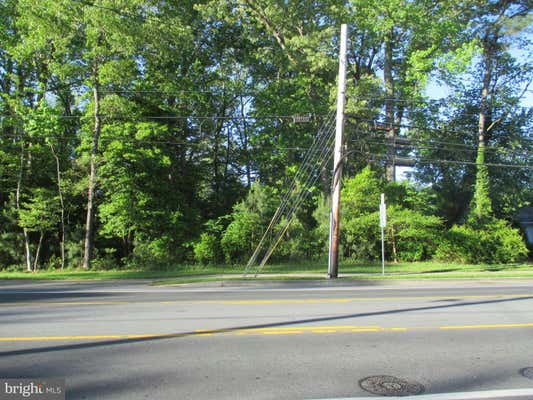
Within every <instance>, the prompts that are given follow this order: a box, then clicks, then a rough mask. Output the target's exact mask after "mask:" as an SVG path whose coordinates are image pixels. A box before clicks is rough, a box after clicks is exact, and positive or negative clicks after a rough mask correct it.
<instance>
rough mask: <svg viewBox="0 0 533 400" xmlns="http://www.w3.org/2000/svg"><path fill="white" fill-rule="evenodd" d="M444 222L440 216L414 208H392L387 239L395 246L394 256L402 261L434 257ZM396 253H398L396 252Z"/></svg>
mask: <svg viewBox="0 0 533 400" xmlns="http://www.w3.org/2000/svg"><path fill="white" fill-rule="evenodd" d="M443 228H444V224H443V222H442V220H441V219H440V218H438V217H435V216H431V215H424V214H421V213H419V212H418V211H414V210H407V209H401V208H394V207H393V208H391V209H390V211H389V218H388V224H387V241H388V244H389V247H390V246H391V245H393V246H394V248H393V249H391V250H389V251H392V256H393V257H394V256H396V258H397V259H398V260H401V261H422V260H427V259H430V258H431V257H433V255H434V254H435V251H436V249H437V246H438V242H439V238H440V236H441V235H442V232H443ZM394 253H396V254H394Z"/></svg>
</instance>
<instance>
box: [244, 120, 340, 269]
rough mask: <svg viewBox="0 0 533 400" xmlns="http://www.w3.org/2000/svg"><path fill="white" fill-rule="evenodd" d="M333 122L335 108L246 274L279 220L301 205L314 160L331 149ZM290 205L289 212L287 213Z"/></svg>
mask: <svg viewBox="0 0 533 400" xmlns="http://www.w3.org/2000/svg"><path fill="white" fill-rule="evenodd" d="M333 122H334V110H332V111H331V112H330V114H329V116H328V118H327V119H326V120H325V122H324V124H323V125H322V127H321V128H320V129H319V133H318V134H317V135H316V137H315V141H314V142H313V145H312V146H311V147H310V148H309V150H308V151H307V153H306V155H305V157H304V160H303V161H302V162H301V163H300V167H299V169H298V171H297V172H296V174H295V176H294V177H293V180H292V184H291V186H290V187H289V189H288V190H287V191H286V192H285V195H284V196H283V199H282V201H281V204H280V206H279V207H278V208H277V209H276V212H275V214H274V216H273V217H272V219H271V221H270V223H269V225H268V227H267V229H266V230H265V232H264V234H263V236H262V237H261V240H260V241H259V244H258V245H257V247H256V249H255V251H254V252H253V254H252V256H251V257H250V259H249V261H248V263H247V265H246V268H245V270H244V276H246V275H247V273H248V271H249V269H250V267H251V266H252V265H253V264H254V263H255V262H256V260H257V257H258V256H259V253H260V252H261V250H262V248H263V246H264V245H265V242H266V241H267V240H268V237H269V235H271V232H272V230H273V228H274V227H275V226H276V224H277V223H278V222H279V220H280V219H281V218H282V217H284V216H285V217H287V215H290V212H291V210H293V208H294V205H296V204H298V206H299V202H300V198H301V196H302V192H303V191H305V190H307V182H308V180H309V177H310V176H312V175H313V172H314V170H315V168H314V167H313V164H314V162H316V161H315V160H316V158H317V157H318V158H321V157H322V156H323V153H324V152H325V151H329V145H328V142H329V141H331V136H332V126H333ZM317 153H318V154H317ZM300 180H304V181H305V183H304V184H303V185H302V187H303V189H300V191H299V192H298V191H295V190H296V188H297V185H298V182H299V181H300ZM288 207H290V208H289V212H288V213H286V210H287V209H288ZM275 242H276V241H275ZM276 245H277V244H276ZM270 249H271V247H270V248H269V250H267V254H268V253H269V252H270ZM263 260H264V258H263ZM262 262H263V261H262Z"/></svg>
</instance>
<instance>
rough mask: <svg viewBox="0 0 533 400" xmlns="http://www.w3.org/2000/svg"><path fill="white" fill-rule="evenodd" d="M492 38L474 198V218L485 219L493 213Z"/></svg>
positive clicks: (486, 57)
mask: <svg viewBox="0 0 533 400" xmlns="http://www.w3.org/2000/svg"><path fill="white" fill-rule="evenodd" d="M492 40H496V39H492V38H489V35H488V34H487V36H486V37H485V39H484V43H483V45H484V46H483V64H484V71H483V88H482V89H481V101H480V110H479V123H478V148H477V157H476V184H475V188H474V196H473V199H472V213H473V216H474V218H477V219H478V220H479V219H483V217H485V216H489V215H490V214H491V213H492V204H491V200H490V193H489V190H490V181H489V172H488V168H487V166H486V165H485V145H486V132H487V131H486V130H487V115H488V112H489V111H488V98H489V90H490V82H491V79H492V46H493V44H494V43H492Z"/></svg>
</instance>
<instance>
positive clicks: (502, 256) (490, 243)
mask: <svg viewBox="0 0 533 400" xmlns="http://www.w3.org/2000/svg"><path fill="white" fill-rule="evenodd" d="M527 255H528V251H527V248H526V245H525V243H524V239H523V238H522V236H521V235H520V232H519V231H518V229H515V228H512V227H511V226H510V225H509V223H507V222H505V221H502V220H497V219H493V220H492V221H491V222H489V223H486V224H484V225H481V224H478V225H460V226H458V225H456V226H453V227H452V228H451V229H450V230H449V231H448V232H447V234H446V235H445V236H444V238H443V239H442V240H441V242H440V244H439V246H438V248H437V251H436V254H435V258H436V259H439V260H446V261H455V262H460V263H469V264H475V263H486V264H498V263H515V262H520V261H524V260H526V259H527Z"/></svg>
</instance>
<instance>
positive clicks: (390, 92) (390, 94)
mask: <svg viewBox="0 0 533 400" xmlns="http://www.w3.org/2000/svg"><path fill="white" fill-rule="evenodd" d="M393 40H394V31H393V28H391V30H390V32H389V33H388V34H387V37H386V39H385V60H384V65H383V80H384V82H385V95H386V96H387V97H386V99H385V118H386V122H385V123H386V126H387V134H386V137H387V141H386V143H387V167H386V178H387V181H389V182H394V181H395V180H396V166H395V165H394V158H395V155H396V151H395V150H396V149H395V143H394V139H395V136H396V131H395V129H394V78H393V76H392V46H393Z"/></svg>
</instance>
